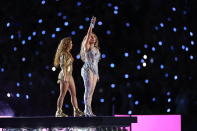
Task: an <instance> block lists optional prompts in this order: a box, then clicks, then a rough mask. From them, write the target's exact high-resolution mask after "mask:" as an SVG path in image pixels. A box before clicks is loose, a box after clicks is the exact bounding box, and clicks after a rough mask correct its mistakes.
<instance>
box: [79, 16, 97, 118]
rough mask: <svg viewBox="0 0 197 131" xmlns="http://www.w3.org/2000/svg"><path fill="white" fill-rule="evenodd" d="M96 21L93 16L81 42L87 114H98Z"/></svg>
mask: <svg viewBox="0 0 197 131" xmlns="http://www.w3.org/2000/svg"><path fill="white" fill-rule="evenodd" d="M95 22H96V17H92V20H91V23H90V27H89V29H88V32H87V35H86V36H85V37H84V39H83V41H82V44H81V51H80V55H81V60H82V61H83V62H84V65H83V67H82V68H81V76H82V77H83V81H84V86H85V92H84V103H85V109H84V114H85V116H96V115H95V114H94V113H93V112H92V107H91V103H92V96H93V93H94V90H95V87H96V83H97V82H98V80H99V73H98V62H99V60H100V51H99V47H98V38H97V36H96V35H95V34H94V33H93V32H92V29H93V28H94V25H95Z"/></svg>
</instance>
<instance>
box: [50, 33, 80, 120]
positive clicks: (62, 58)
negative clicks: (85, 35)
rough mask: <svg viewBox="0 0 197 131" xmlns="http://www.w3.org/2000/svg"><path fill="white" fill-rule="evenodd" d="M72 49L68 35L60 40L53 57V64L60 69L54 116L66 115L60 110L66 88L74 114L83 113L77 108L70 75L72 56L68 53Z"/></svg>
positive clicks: (74, 90) (74, 89) (73, 83)
mask: <svg viewBox="0 0 197 131" xmlns="http://www.w3.org/2000/svg"><path fill="white" fill-rule="evenodd" d="M71 49H72V40H71V38H70V37H66V38H64V39H62V40H61V42H60V44H59V45H58V48H57V51H56V54H55V58H54V66H55V67H59V66H60V68H61V71H60V73H59V75H58V83H59V84H60V95H59V97H58V100H57V111H56V114H55V116H56V117H67V116H68V115H66V114H64V113H63V111H62V105H63V102H64V97H65V95H66V92H67V90H68V91H69V92H70V95H71V103H72V106H73V109H74V116H75V117H76V116H83V115H84V113H83V112H82V111H80V110H79V108H78V103H77V97H76V88H75V82H74V79H73V76H72V71H73V66H72V64H73V61H74V59H73V57H72V55H71V53H70V50H71Z"/></svg>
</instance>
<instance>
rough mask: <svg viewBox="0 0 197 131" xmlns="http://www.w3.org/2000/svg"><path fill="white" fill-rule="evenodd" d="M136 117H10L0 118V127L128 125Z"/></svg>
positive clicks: (135, 120)
mask: <svg viewBox="0 0 197 131" xmlns="http://www.w3.org/2000/svg"><path fill="white" fill-rule="evenodd" d="M131 123H137V117H112V116H97V117H58V118H57V117H52V116H48V117H11V118H0V128H53V127H58V128H65V127H96V128H97V127H128V126H130V125H131Z"/></svg>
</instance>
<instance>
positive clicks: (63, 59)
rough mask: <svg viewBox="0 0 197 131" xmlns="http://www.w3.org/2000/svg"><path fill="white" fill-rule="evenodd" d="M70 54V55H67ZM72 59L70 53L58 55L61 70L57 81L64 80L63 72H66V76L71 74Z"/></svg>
mask: <svg viewBox="0 0 197 131" xmlns="http://www.w3.org/2000/svg"><path fill="white" fill-rule="evenodd" d="M69 56H70V57H69ZM73 61H74V59H73V58H72V56H71V54H66V53H62V54H61V55H60V67H61V71H60V73H59V75H58V81H57V83H60V81H64V74H65V73H66V76H68V75H72V71H73V66H72V64H73Z"/></svg>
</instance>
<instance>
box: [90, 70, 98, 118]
mask: <svg viewBox="0 0 197 131" xmlns="http://www.w3.org/2000/svg"><path fill="white" fill-rule="evenodd" d="M97 79H98V78H97V75H95V74H93V82H92V88H91V91H90V103H92V97H93V94H94V90H95V87H96V83H97ZM90 111H91V114H92V115H94V114H93V112H92V106H91V104H90Z"/></svg>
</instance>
